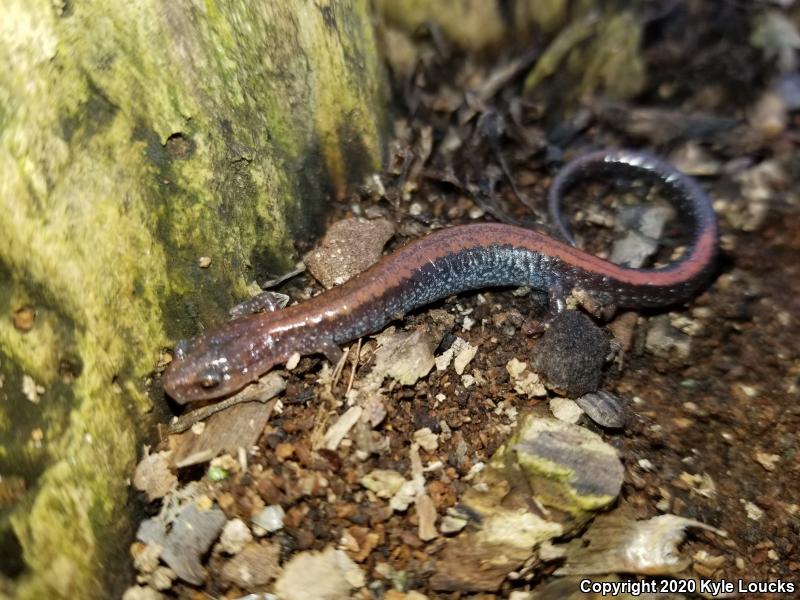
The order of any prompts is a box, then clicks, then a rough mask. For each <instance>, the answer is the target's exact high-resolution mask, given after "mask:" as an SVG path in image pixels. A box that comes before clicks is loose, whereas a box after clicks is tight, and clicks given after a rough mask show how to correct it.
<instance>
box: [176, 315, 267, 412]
mask: <svg viewBox="0 0 800 600" xmlns="http://www.w3.org/2000/svg"><path fill="white" fill-rule="evenodd" d="M246 320H247V319H246V318H243V319H237V320H234V321H231V322H230V323H227V324H225V325H224V326H223V327H220V328H219V329H215V330H210V331H206V332H203V333H201V334H200V335H199V336H197V337H196V338H194V339H192V340H190V341H186V340H182V341H180V342H178V343H177V344H176V345H175V351H174V358H173V360H172V362H171V363H170V364H169V366H168V367H167V370H166V371H165V372H164V376H163V378H162V382H163V385H164V390H165V391H166V392H167V394H169V395H170V397H172V398H173V399H174V400H175V401H177V402H179V403H180V404H186V403H187V402H195V401H198V400H212V399H214V398H220V397H222V396H227V395H228V394H232V393H233V392H236V391H238V390H240V389H241V388H243V387H244V386H245V385H247V384H248V383H250V382H251V381H253V380H254V379H256V378H257V377H258V375H260V374H261V372H257V371H256V370H255V369H256V368H257V367H254V366H253V365H251V362H252V361H253V359H252V357H251V354H250V352H248V348H247V347H246V342H245V341H244V340H245V339H247V338H246V336H245V335H244V334H245V333H246V328H247V326H248V324H247V323H242V322H241V321H246ZM243 347H244V348H243ZM251 367H254V368H251ZM267 368H269V367H267ZM263 370H266V369H263Z"/></svg>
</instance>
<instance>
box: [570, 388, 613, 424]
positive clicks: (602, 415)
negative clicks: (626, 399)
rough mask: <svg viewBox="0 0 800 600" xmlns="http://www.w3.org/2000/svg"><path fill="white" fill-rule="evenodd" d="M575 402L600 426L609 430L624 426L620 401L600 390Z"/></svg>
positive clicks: (609, 393)
mask: <svg viewBox="0 0 800 600" xmlns="http://www.w3.org/2000/svg"><path fill="white" fill-rule="evenodd" d="M575 402H576V403H577V404H578V406H580V407H581V408H582V409H583V411H584V412H585V413H586V414H587V416H588V417H589V418H590V419H591V420H592V421H594V422H595V423H597V424H598V425H600V426H601V427H607V428H609V429H622V428H623V427H624V426H625V410H624V408H623V406H622V401H621V400H620V399H619V398H618V397H617V396H615V395H614V394H612V393H611V392H606V391H603V390H600V391H598V392H591V393H589V394H584V395H583V396H581V397H580V398H578V399H576V400H575Z"/></svg>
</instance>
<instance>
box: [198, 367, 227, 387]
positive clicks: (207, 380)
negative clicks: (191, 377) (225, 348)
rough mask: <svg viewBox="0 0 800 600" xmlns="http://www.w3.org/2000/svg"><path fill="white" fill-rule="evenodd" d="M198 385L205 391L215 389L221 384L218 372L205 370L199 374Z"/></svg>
mask: <svg viewBox="0 0 800 600" xmlns="http://www.w3.org/2000/svg"><path fill="white" fill-rule="evenodd" d="M198 383H199V384H200V385H201V386H202V387H204V388H206V389H210V388H213V387H217V386H218V385H219V384H220V383H222V375H220V373H219V371H216V370H214V369H206V370H205V371H203V372H202V373H200V378H199V381H198Z"/></svg>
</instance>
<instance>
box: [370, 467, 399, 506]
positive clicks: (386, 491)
mask: <svg viewBox="0 0 800 600" xmlns="http://www.w3.org/2000/svg"><path fill="white" fill-rule="evenodd" d="M404 483H406V478H405V477H403V476H402V475H401V474H400V473H398V472H397V471H392V470H390V469H375V470H373V471H370V472H369V473H367V474H366V475H364V477H362V478H361V485H363V486H364V487H365V488H367V489H368V490H369V491H371V492H373V493H374V494H375V495H376V496H378V498H383V499H389V498H391V497H392V496H394V495H395V494H396V493H397V491H398V490H399V489H400V488H401V487H402V486H403V484H404Z"/></svg>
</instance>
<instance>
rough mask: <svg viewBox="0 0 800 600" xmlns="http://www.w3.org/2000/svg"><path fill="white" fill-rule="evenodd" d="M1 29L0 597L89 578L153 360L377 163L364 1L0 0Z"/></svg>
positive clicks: (47, 590) (47, 592)
mask: <svg viewBox="0 0 800 600" xmlns="http://www.w3.org/2000/svg"><path fill="white" fill-rule="evenodd" d="M0 33H2V37H0V65H2V67H3V68H2V69H0V231H2V235H0V311H1V312H2V315H3V318H2V319H0V475H2V476H3V481H4V482H6V483H7V482H13V483H14V484H15V485H14V486H12V485H11V484H10V483H7V485H6V487H4V488H2V489H0V502H2V503H1V504H0V511H2V512H0V555H2V556H3V560H2V561H0V562H2V567H0V595H7V596H12V595H14V596H17V597H19V598H33V597H37V598H39V597H50V598H52V597H73V598H92V597H108V595H109V594H111V593H112V592H111V591H110V590H116V585H115V584H118V583H120V582H115V581H114V580H113V579H114V577H115V575H114V573H119V572H120V570H119V569H118V568H109V565H113V564H115V561H117V564H119V561H122V560H124V558H123V557H124V555H125V551H126V548H127V542H128V540H129V539H130V538H129V522H130V519H129V517H130V515H129V510H130V508H129V507H128V505H127V504H128V503H127V500H128V495H129V493H130V492H129V488H128V486H127V483H126V479H127V477H128V475H129V473H130V471H131V468H132V466H133V464H134V463H135V460H136V455H137V450H138V448H139V444H140V439H141V435H142V432H143V431H146V430H147V427H148V422H147V419H146V418H144V415H145V414H146V413H148V412H149V411H150V410H151V408H152V403H153V399H155V400H156V401H157V402H160V401H161V400H162V396H161V394H160V393H159V392H158V390H155V393H151V390H150V387H151V383H152V381H151V379H152V374H153V373H154V370H155V369H156V365H157V363H158V362H159V357H160V356H161V354H162V352H163V350H164V349H166V348H168V347H169V346H171V345H172V343H173V342H174V341H175V339H176V338H178V337H183V336H186V335H191V334H192V333H195V332H196V331H197V330H198V329H199V328H201V327H206V326H208V325H210V324H211V323H213V322H215V321H220V320H222V319H223V318H224V315H225V312H226V310H227V308H228V307H229V306H230V305H232V304H233V303H235V302H237V301H239V300H241V299H242V298H244V297H246V295H247V287H248V284H250V283H251V282H252V281H253V280H256V281H262V280H263V279H265V278H267V277H268V276H270V275H274V274H278V273H279V272H281V271H282V270H283V269H285V268H286V267H287V266H288V265H290V264H292V263H293V262H294V260H295V258H296V257H295V256H294V248H293V243H292V242H293V239H294V238H295V237H296V236H299V235H306V234H309V233H314V232H316V231H317V230H318V228H319V226H320V222H321V221H322V219H321V217H322V215H323V211H324V204H325V200H326V199H327V198H329V197H330V196H332V195H337V196H341V195H342V194H344V193H345V190H346V189H347V186H348V184H350V183H353V182H358V181H361V180H362V179H363V177H365V176H366V175H367V174H369V173H370V172H372V171H374V170H376V169H378V168H379V167H380V163H381V155H382V148H383V147H384V143H385V134H386V130H387V119H386V115H385V114H384V106H385V104H386V86H385V82H384V78H383V73H382V70H381V67H380V64H379V60H378V57H377V54H376V50H375V43H374V39H373V34H372V28H371V23H370V18H369V14H368V3H367V1H366V0H350V1H344V0H342V1H336V0H331V1H327V2H322V1H320V2H301V3H288V2H283V1H282V0H266V1H264V2H259V3H252V2H243V1H240V0H231V1H228V2H219V3H217V2H214V1H209V2H197V3H174V2H159V1H157V0H143V1H142V2H135V3H124V2H112V1H111V0H90V1H88V2H71V1H66V2H61V3H59V2H51V1H49V0H25V1H23V0H8V1H7V2H5V3H4V6H3V17H2V18H0ZM200 257H210V259H211V264H210V266H208V267H207V268H202V267H201V264H200V262H199V259H200ZM20 311H22V312H20ZM20 314H24V315H28V316H35V318H34V319H33V321H32V323H30V322H24V323H23V322H22V321H21V320H20V319H19V318H18V317H19V315H20ZM20 481H22V482H24V485H21V486H20V485H16V483H18V482H20ZM9 490H11V491H9ZM25 490H27V491H25ZM12 492H13V493H12ZM120 577H121V578H123V579H124V578H125V577H126V575H124V574H123V575H120ZM122 583H125V582H122Z"/></svg>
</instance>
